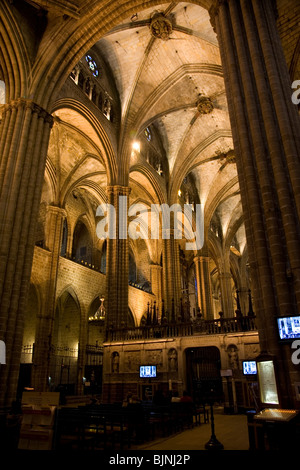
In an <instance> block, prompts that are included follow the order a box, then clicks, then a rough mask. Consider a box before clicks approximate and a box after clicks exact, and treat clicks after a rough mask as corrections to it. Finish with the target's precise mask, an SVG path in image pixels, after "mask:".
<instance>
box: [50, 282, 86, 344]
mask: <svg viewBox="0 0 300 470" xmlns="http://www.w3.org/2000/svg"><path fill="white" fill-rule="evenodd" d="M80 324H81V308H80V304H79V301H78V298H77V295H76V294H75V291H74V289H73V288H72V286H69V287H66V288H65V289H64V290H63V292H62V293H61V294H60V296H59V297H58V299H57V302H56V310H55V320H54V327H53V336H52V338H53V343H54V346H55V347H65V348H70V349H76V348H78V343H79V337H80Z"/></svg>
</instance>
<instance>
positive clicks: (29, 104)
mask: <svg viewBox="0 0 300 470" xmlns="http://www.w3.org/2000/svg"><path fill="white" fill-rule="evenodd" d="M20 108H23V109H25V110H26V109H30V110H31V111H32V113H37V114H38V117H41V118H43V119H44V121H45V122H48V123H49V124H50V126H51V127H52V126H53V123H54V118H53V116H52V115H51V114H50V113H48V111H46V110H45V109H44V108H42V107H41V106H40V105H39V104H37V103H35V102H34V101H33V100H30V99H27V98H18V99H15V100H11V101H10V102H9V103H6V104H5V105H4V106H3V111H2V113H3V114H4V113H6V112H7V111H11V110H12V109H20Z"/></svg>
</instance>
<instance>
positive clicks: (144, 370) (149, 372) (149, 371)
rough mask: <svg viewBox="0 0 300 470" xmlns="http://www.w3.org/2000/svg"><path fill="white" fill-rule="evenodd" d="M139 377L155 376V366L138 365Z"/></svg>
mask: <svg viewBox="0 0 300 470" xmlns="http://www.w3.org/2000/svg"><path fill="white" fill-rule="evenodd" d="M140 377H142V378H152V377H156V366H140Z"/></svg>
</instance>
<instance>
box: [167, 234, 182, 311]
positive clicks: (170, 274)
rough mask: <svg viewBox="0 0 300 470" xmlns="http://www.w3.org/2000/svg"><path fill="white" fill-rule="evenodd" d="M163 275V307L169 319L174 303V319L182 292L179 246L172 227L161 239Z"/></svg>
mask: <svg viewBox="0 0 300 470" xmlns="http://www.w3.org/2000/svg"><path fill="white" fill-rule="evenodd" d="M163 277H164V279H163V285H164V300H165V308H166V311H167V312H168V316H169V319H171V315H172V307H173V305H172V303H174V308H175V319H177V315H178V313H179V306H180V298H181V294H182V292H181V279H180V259H179V246H178V241H177V239H176V238H175V236H174V230H173V229H171V230H170V231H169V236H168V238H166V239H164V240H163Z"/></svg>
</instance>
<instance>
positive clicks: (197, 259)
mask: <svg viewBox="0 0 300 470" xmlns="http://www.w3.org/2000/svg"><path fill="white" fill-rule="evenodd" d="M209 261H210V256H204V255H197V256H195V257H194V263H196V262H200V263H203V262H206V263H209Z"/></svg>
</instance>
